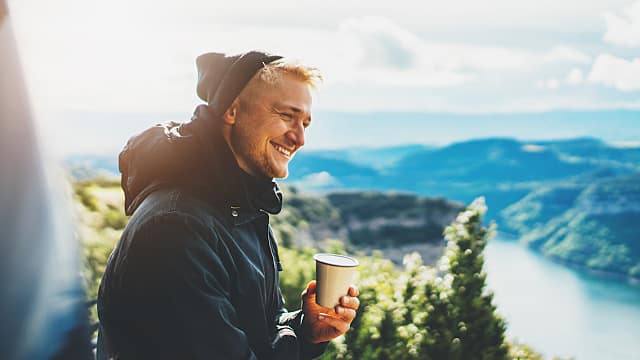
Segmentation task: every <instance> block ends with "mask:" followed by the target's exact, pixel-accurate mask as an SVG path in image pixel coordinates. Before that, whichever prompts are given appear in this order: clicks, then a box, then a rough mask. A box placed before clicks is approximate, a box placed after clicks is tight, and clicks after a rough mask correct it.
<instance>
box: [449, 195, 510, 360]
mask: <svg viewBox="0 0 640 360" xmlns="http://www.w3.org/2000/svg"><path fill="white" fill-rule="evenodd" d="M486 210H487V207H486V206H485V203H484V198H478V199H476V200H474V201H473V203H472V204H471V205H470V206H469V207H468V208H467V209H466V210H465V211H464V212H462V213H460V214H459V215H458V217H457V218H456V220H455V221H454V223H453V224H452V225H450V226H449V227H447V228H446V229H445V238H446V240H447V248H446V250H445V254H444V256H443V258H442V261H441V269H443V270H446V271H447V272H448V273H449V274H450V275H451V277H450V281H451V294H450V301H451V304H452V305H453V313H452V314H450V315H451V316H452V319H454V321H455V322H456V326H455V328H454V334H455V337H454V339H453V340H452V344H453V345H454V347H455V356H453V357H451V358H459V359H465V360H467V359H468V360H473V359H482V360H485V359H486V360H499V359H507V358H508V356H507V352H508V346H507V344H506V342H505V329H506V323H505V321H504V320H503V319H502V318H501V317H500V316H499V315H498V314H497V313H496V307H495V305H493V303H492V301H493V294H492V293H491V292H489V291H487V290H486V273H485V272H484V271H483V266H484V257H483V255H482V252H483V250H484V248H485V246H486V244H487V242H488V241H489V239H491V238H492V237H493V235H494V233H495V225H493V224H492V225H491V227H490V228H486V227H485V226H484V225H483V223H482V216H483V215H484V213H485V212H486Z"/></svg>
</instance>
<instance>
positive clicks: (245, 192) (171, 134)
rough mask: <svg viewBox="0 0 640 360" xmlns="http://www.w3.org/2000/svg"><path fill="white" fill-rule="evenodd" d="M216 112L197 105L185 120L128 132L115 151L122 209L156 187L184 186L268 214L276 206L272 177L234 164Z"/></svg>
mask: <svg viewBox="0 0 640 360" xmlns="http://www.w3.org/2000/svg"><path fill="white" fill-rule="evenodd" d="M219 129H220V127H219V126H217V124H216V118H215V117H214V116H212V115H211V113H210V112H209V110H208V108H207V106H206V105H199V106H198V107H197V108H196V110H195V111H194V115H193V116H192V118H191V121H189V122H186V123H177V122H174V121H170V122H165V123H162V124H157V125H155V126H152V127H151V128H149V129H146V130H144V131H143V132H141V133H140V134H138V135H136V136H133V137H132V138H131V139H129V141H127V144H126V145H125V147H124V149H123V150H122V152H120V155H119V157H118V167H119V170H120V173H121V181H120V183H121V186H122V190H123V191H124V195H125V204H124V207H125V213H126V214H127V215H132V214H133V213H134V212H135V210H136V209H137V208H138V207H139V206H140V204H141V203H142V201H144V199H145V198H146V197H147V196H148V195H149V194H151V193H152V192H154V191H155V190H158V189H160V188H162V187H166V186H186V187H188V188H190V189H191V190H194V191H197V192H198V193H199V194H202V196H205V197H206V198H207V200H209V201H210V202H212V203H213V205H214V206H218V207H219V206H227V207H235V206H238V207H251V208H253V209H255V210H262V211H265V212H268V213H270V214H277V213H279V212H280V210H281V208H282V193H281V192H280V189H279V188H278V185H277V184H276V182H275V181H273V180H272V179H267V178H255V177H253V176H250V175H248V174H246V173H245V172H244V171H243V170H242V169H240V167H239V166H238V164H237V162H236V160H235V158H234V156H233V153H232V152H231V150H230V149H229V147H228V145H227V143H226V142H225V141H224V138H223V137H222V134H221V132H220V131H219Z"/></svg>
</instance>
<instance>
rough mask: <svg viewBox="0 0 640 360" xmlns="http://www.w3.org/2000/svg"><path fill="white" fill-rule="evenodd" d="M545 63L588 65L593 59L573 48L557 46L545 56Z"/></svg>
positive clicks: (543, 58) (543, 59)
mask: <svg viewBox="0 0 640 360" xmlns="http://www.w3.org/2000/svg"><path fill="white" fill-rule="evenodd" d="M542 61H543V62H544V63H579V64H588V63H590V62H591V57H590V56H589V55H587V54H585V53H583V52H582V51H580V50H578V49H576V48H574V47H571V46H566V45H564V46H556V47H554V48H553V49H551V51H549V52H548V53H547V54H545V55H543V57H542Z"/></svg>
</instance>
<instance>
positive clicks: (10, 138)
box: [0, 0, 92, 360]
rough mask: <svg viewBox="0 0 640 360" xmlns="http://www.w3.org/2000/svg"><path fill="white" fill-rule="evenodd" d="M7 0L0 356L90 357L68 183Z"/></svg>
mask: <svg viewBox="0 0 640 360" xmlns="http://www.w3.org/2000/svg"><path fill="white" fill-rule="evenodd" d="M41 155H42V153H41V152H40V148H39V146H38V141H37V132H36V128H35V126H34V122H33V119H32V116H31V113H30V108H29V104H28V101H27V96H26V90H25V86H24V81H23V79H22V72H21V69H20V66H19V62H18V57H17V51H16V46H15V42H14V38H13V33H12V31H11V21H10V18H9V13H8V10H7V5H6V2H5V0H0V169H1V170H0V229H1V230H0V234H1V235H0V236H1V237H0V319H1V321H0V354H1V355H0V356H1V357H2V359H7V360H13V359H89V358H91V357H92V354H91V350H90V343H89V333H88V324H87V309H86V307H85V302H84V293H83V289H82V287H81V285H80V284H81V283H80V276H79V268H80V267H79V264H80V258H79V251H78V246H77V243H76V241H75V240H74V238H73V236H72V233H71V227H70V218H69V212H68V208H67V202H68V201H67V199H66V197H65V195H66V194H65V191H66V189H67V185H66V184H64V182H63V181H60V182H59V184H58V183H55V182H54V181H53V179H54V177H52V176H51V175H52V174H51V172H50V171H47V166H45V162H44V161H43V160H42V156H41Z"/></svg>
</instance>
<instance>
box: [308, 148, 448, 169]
mask: <svg viewBox="0 0 640 360" xmlns="http://www.w3.org/2000/svg"><path fill="white" fill-rule="evenodd" d="M435 149H437V148H436V147H432V146H426V145H418V144H409V145H399V146H388V147H378V148H374V147H357V148H346V149H338V150H312V151H305V152H304V154H305V156H309V155H313V156H320V157H325V158H329V159H341V160H345V161H349V162H351V163H354V164H356V165H362V166H366V167H370V168H373V169H376V170H385V169H386V168H389V167H391V166H393V165H394V164H395V163H396V162H397V161H398V160H400V159H402V158H403V157H405V156H407V155H409V154H412V153H416V152H421V151H429V150H435Z"/></svg>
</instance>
